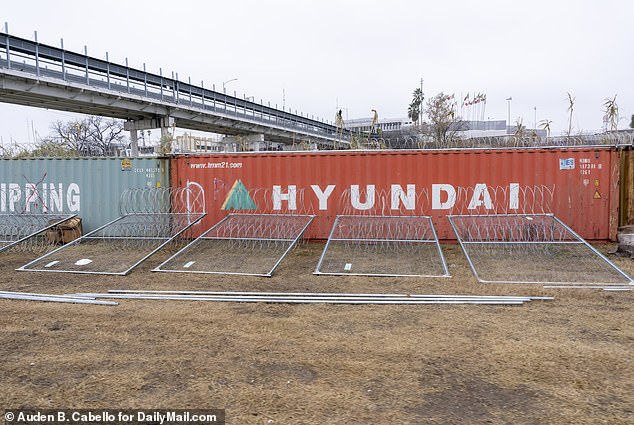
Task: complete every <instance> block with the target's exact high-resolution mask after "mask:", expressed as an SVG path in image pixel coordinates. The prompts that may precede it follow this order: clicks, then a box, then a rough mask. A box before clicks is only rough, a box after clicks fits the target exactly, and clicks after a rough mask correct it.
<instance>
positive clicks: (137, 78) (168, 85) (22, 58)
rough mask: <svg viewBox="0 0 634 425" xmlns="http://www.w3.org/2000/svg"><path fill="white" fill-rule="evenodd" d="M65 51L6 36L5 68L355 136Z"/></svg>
mask: <svg viewBox="0 0 634 425" xmlns="http://www.w3.org/2000/svg"><path fill="white" fill-rule="evenodd" d="M107 57H108V54H106V60H103V59H97V58H94V57H90V56H88V52H87V49H86V48H85V49H84V54H80V53H75V52H70V51H66V50H64V47H63V41H62V45H61V47H53V46H49V45H45V44H41V43H39V42H37V35H36V41H31V40H27V39H24V38H20V37H15V36H12V35H9V34H7V33H2V32H0V68H6V69H11V70H18V71H21V72H26V73H29V74H32V75H35V76H36V77H37V78H40V77H48V78H54V79H59V80H63V81H65V82H73V83H80V84H86V85H88V86H91V87H93V88H96V89H101V90H111V91H115V92H120V93H127V94H130V95H136V96H140V97H144V98H147V99H153V100H160V101H162V102H168V103H173V104H177V105H180V106H185V107H187V106H189V107H190V108H199V109H203V110H205V111H209V112H210V113H213V114H223V115H225V116H229V117H233V118H235V119H239V120H248V121H255V122H258V123H262V124H263V125H266V126H275V127H281V128H284V129H287V130H290V131H297V132H302V133H307V134H312V135H315V136H319V137H325V138H330V139H337V138H341V139H342V141H344V142H347V141H348V140H349V132H347V131H344V132H343V135H341V134H338V133H337V127H336V126H334V125H332V124H328V123H325V122H322V121H319V120H316V119H314V118H309V117H307V116H304V115H297V114H292V113H290V112H287V111H284V110H282V111H280V110H279V109H276V108H273V107H271V106H270V104H269V105H264V104H263V103H260V104H258V103H255V102H251V101H248V100H246V99H240V98H238V97H236V96H235V92H234V96H230V95H226V94H224V93H219V92H216V91H215V90H209V89H206V88H204V87H203V84H202V82H201V85H200V86H196V85H193V84H191V79H189V80H188V82H187V83H185V82H182V81H180V80H179V79H178V74H175V75H174V73H172V74H171V76H164V75H163V71H162V69H160V70H159V74H158V75H157V74H152V73H149V72H147V71H146V70H145V64H144V69H143V70H138V69H134V68H130V67H129V66H127V59H126V65H119V64H115V63H112V62H109V61H108V60H107Z"/></svg>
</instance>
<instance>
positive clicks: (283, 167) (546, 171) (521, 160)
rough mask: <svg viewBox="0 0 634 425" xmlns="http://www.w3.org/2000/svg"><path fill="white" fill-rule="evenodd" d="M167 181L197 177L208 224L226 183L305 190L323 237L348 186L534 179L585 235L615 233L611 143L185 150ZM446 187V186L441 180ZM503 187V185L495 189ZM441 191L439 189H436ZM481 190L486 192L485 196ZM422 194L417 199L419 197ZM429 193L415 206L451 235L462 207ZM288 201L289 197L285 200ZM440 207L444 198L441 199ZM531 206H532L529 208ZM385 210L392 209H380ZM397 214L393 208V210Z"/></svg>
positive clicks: (218, 210) (523, 183)
mask: <svg viewBox="0 0 634 425" xmlns="http://www.w3.org/2000/svg"><path fill="white" fill-rule="evenodd" d="M171 173H172V184H173V185H175V186H179V187H183V186H185V185H187V184H188V182H190V184H191V183H192V182H193V183H197V184H199V185H201V186H202V187H203V189H204V190H205V193H206V206H207V212H208V215H207V217H206V218H205V221H204V223H203V226H202V227H205V228H208V227H210V226H211V225H213V224H214V223H216V222H217V221H218V220H220V219H221V218H222V217H224V216H225V215H226V214H227V213H228V212H229V211H224V210H222V205H223V203H224V201H225V199H226V197H227V196H228V193H229V191H230V188H231V187H233V185H234V183H235V182H236V181H237V180H238V179H239V180H240V181H241V182H242V183H243V184H244V186H246V188H247V189H249V190H251V191H253V190H255V189H266V190H271V189H272V188H273V186H275V185H279V186H281V191H282V193H287V191H288V186H289V185H295V186H296V187H297V190H298V191H300V190H303V191H304V196H305V197H306V202H312V205H313V206H314V212H315V214H317V215H318V217H317V219H316V220H315V221H314V222H313V224H312V225H311V227H310V229H309V230H308V232H307V236H309V237H311V238H318V239H324V238H327V237H328V234H329V231H330V229H331V226H332V224H333V221H334V217H335V216H336V215H337V214H338V213H339V214H340V213H341V212H342V208H345V205H343V206H342V200H341V198H342V197H341V195H342V193H343V192H344V191H345V190H347V189H349V188H350V187H351V185H360V187H361V189H362V190H363V189H364V188H365V187H366V185H375V187H376V192H377V193H387V194H388V196H390V195H389V194H390V193H391V191H392V187H393V186H392V185H400V187H401V188H403V190H405V188H406V187H407V185H415V190H416V191H417V192H420V191H423V190H424V191H426V192H427V193H428V196H429V197H432V198H433V187H434V185H441V184H442V185H451V186H452V187H454V188H459V187H475V185H478V184H485V185H486V187H487V191H493V192H495V191H496V190H497V191H500V190H502V191H504V190H506V191H507V192H508V191H509V190H510V187H511V185H512V184H517V185H519V187H520V188H522V190H524V188H528V189H526V190H528V191H530V188H531V187H534V186H546V187H550V188H552V187H554V199H553V203H552V207H548V206H546V207H545V208H546V209H549V210H550V211H547V212H553V213H554V214H556V215H557V216H558V217H559V218H561V219H562V220H563V221H564V222H565V223H567V224H569V225H570V226H572V228H573V229H574V230H576V231H577V232H578V233H579V234H580V235H581V236H582V237H584V238H587V239H590V240H608V239H610V240H614V239H615V237H616V224H617V223H616V222H617V218H618V194H619V186H618V185H619V161H618V152H617V151H616V149H614V148H609V147H608V148H604V147H599V148H556V149H501V150H437V151H369V152H355V151H351V152H310V153H303V152H301V153H257V154H251V153H248V154H221V155H210V156H187V157H177V158H174V159H172V170H171ZM313 185H318V186H319V187H318V188H317V190H318V191H325V190H326V188H327V186H328V185H335V188H334V190H333V192H332V194H331V195H330V196H329V197H328V199H327V205H325V206H324V207H325V209H319V203H318V198H317V195H316V189H315V188H314V187H313ZM445 187H446V186H445ZM498 188H501V189H498ZM438 193H441V194H442V192H438ZM482 196H484V195H482ZM519 198H521V199H519V200H518V202H519V204H520V205H519V206H518V208H517V209H516V210H515V211H512V210H511V211H509V205H505V206H500V205H496V206H494V210H497V211H498V212H500V211H504V212H509V213H512V212H518V213H522V212H525V211H526V212H534V213H538V212H541V211H540V206H539V205H538V206H531V205H521V204H522V203H525V202H524V199H523V195H520V196H519ZM421 199H422V198H421ZM436 201H437V202H436V205H433V203H432V202H431V200H429V201H425V200H424V199H423V200H422V201H421V202H423V203H425V205H424V206H417V207H416V211H417V212H421V213H423V214H427V215H431V216H432V217H433V220H434V224H435V226H436V228H437V230H438V233H439V237H440V238H441V239H455V236H454V234H453V232H452V231H451V229H450V226H449V224H448V221H447V219H446V217H445V216H446V215H447V214H449V213H454V214H455V213H457V212H459V211H460V208H462V209H463V210H465V208H466V206H464V205H463V206H454V208H453V209H443V208H439V205H438V202H444V201H446V199H437V200H436ZM284 202H286V201H284ZM441 206H442V205H441ZM531 210H532V211H531ZM385 213H387V214H389V213H390V211H385ZM392 213H394V211H392Z"/></svg>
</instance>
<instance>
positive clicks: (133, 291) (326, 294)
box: [108, 289, 553, 300]
mask: <svg viewBox="0 0 634 425" xmlns="http://www.w3.org/2000/svg"><path fill="white" fill-rule="evenodd" d="M108 293H109V294H147V295H153V294H157V295H195V296H243V295H245V296H267V297H346V298H359V297H361V298H363V297H374V298H417V299H418V298H459V299H462V298H477V299H509V298H519V299H527V300H552V299H553V297H543V296H535V297H533V296H515V295H469V294H466V295H454V294H430V295H419V294H380V293H375V294H372V293H366V294H364V293H352V294H351V293H339V292H234V291H224V292H223V291H216V292H214V291H176V290H167V291H151V290H148V291H145V290H137V289H110V290H108Z"/></svg>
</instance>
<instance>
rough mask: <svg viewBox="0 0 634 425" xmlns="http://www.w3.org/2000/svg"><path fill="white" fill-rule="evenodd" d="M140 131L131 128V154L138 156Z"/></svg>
mask: <svg viewBox="0 0 634 425" xmlns="http://www.w3.org/2000/svg"><path fill="white" fill-rule="evenodd" d="M138 138H139V131H138V130H130V150H131V153H130V156H132V157H134V158H136V157H137V156H139V140H138Z"/></svg>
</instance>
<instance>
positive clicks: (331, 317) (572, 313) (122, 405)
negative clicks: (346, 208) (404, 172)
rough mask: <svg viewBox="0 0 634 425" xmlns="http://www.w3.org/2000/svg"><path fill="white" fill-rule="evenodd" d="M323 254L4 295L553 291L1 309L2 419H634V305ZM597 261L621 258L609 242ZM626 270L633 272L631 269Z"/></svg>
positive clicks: (596, 294)
mask: <svg viewBox="0 0 634 425" xmlns="http://www.w3.org/2000/svg"><path fill="white" fill-rule="evenodd" d="M322 248H323V244H321V243H309V244H305V245H302V246H300V247H299V248H297V249H296V250H295V251H293V252H292V253H291V255H290V256H289V257H288V258H287V259H286V260H285V261H284V262H283V263H282V265H281V266H280V267H279V269H278V270H277V272H276V274H275V275H274V277H272V278H259V277H240V276H217V275H193V274H191V275H190V274H171V273H153V272H151V271H150V270H151V269H152V268H154V267H156V266H157V265H158V264H159V263H160V262H161V261H162V260H164V259H165V258H166V256H165V253H163V254H161V255H158V256H156V257H153V258H152V259H150V260H149V261H148V262H147V263H145V264H143V265H142V266H140V267H139V268H138V269H136V270H135V271H133V272H132V273H131V274H130V275H128V276H125V277H121V276H92V275H79V274H57V273H43V272H17V271H14V269H15V268H16V267H19V266H21V265H23V264H24V263H25V262H26V261H28V260H31V259H33V256H30V255H28V254H19V253H3V254H0V258H1V259H2V263H1V264H0V290H3V291H28V292H47V293H54V294H63V293H75V292H105V291H107V290H108V289H180V290H236V291H277V292H285V291H289V292H291V291H295V292H377V293H381V292H390V293H395V292H398V293H417V294H447V293H455V294H492V295H554V296H555V297H556V298H555V300H553V301H533V302H530V303H528V304H525V305H522V306H484V305H464V306H458V305H445V306H443V305H400V306H399V305H282V304H245V303H219V302H216V303H214V302H201V301H199V302H190V301H142V300H138V301H133V300H121V301H120V305H118V306H114V307H108V306H91V305H69V304H55V303H43V302H32V301H14V300H0V311H1V312H2V314H0V338H1V339H0V341H1V342H0V359H1V360H2V361H1V362H0V410H2V409H5V408H6V409H8V408H13V409H17V408H25V407H32V408H77V409H79V408H87V409H102V408H107V409H135V408H143V409H151V408H161V409H166V408H175V409H176V408H221V409H226V416H227V423H228V424H267V425H268V424H326V423H327V424H367V423H372V424H428V423H430V424H481V423H486V424H554V423H556V424H598V423H606V424H632V423H634V366H633V362H632V354H633V352H634V326H633V325H632V322H633V319H634V303H633V301H634V292H602V291H598V290H589V289H585V290H566V289H556V290H546V289H543V288H542V287H541V286H535V285H485V284H479V283H477V281H476V280H475V279H474V278H473V277H472V275H471V272H470V270H469V268H468V265H467V261H466V259H465V257H464V256H463V255H462V253H461V252H460V249H459V247H458V246H457V245H443V251H444V253H445V255H446V258H447V262H448V266H449V271H450V273H451V274H452V277H451V278H436V279H434V278H385V277H384V278H378V277H377V278H367V277H354V276H346V277H337V276H315V275H312V271H313V270H314V268H315V265H316V264H317V261H318V259H319V255H320V254H321V250H322ZM599 249H600V250H601V251H602V252H606V251H607V250H608V249H609V247H608V246H606V245H603V246H600V247H599ZM611 258H613V260H614V261H615V262H616V263H617V264H618V265H620V266H621V267H622V268H623V269H624V270H626V271H627V272H628V273H630V274H632V273H634V261H632V260H630V259H622V258H614V257H611Z"/></svg>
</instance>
